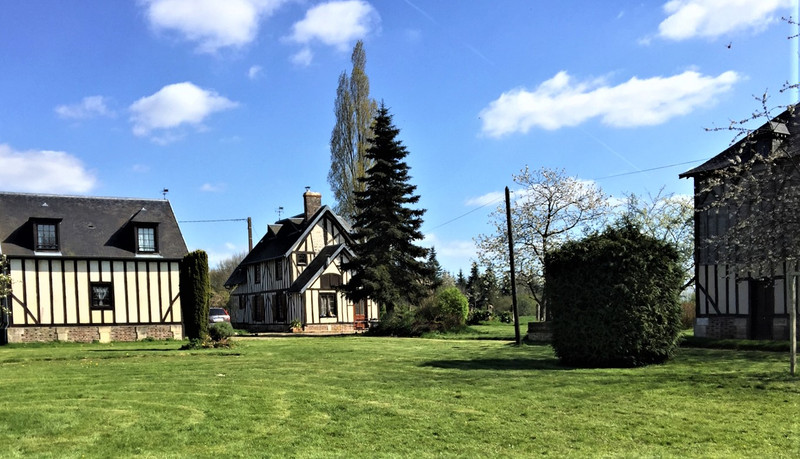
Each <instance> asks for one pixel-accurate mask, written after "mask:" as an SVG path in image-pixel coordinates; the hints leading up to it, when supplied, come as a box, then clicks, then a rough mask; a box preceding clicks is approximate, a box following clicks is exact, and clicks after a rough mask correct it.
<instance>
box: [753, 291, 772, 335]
mask: <svg viewBox="0 0 800 459" xmlns="http://www.w3.org/2000/svg"><path fill="white" fill-rule="evenodd" d="M774 316H775V283H774V282H773V281H772V279H751V280H750V339H772V319H773V317H774Z"/></svg>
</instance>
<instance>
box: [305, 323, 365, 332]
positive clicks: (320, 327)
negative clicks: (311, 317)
mask: <svg viewBox="0 0 800 459" xmlns="http://www.w3.org/2000/svg"><path fill="white" fill-rule="evenodd" d="M355 331H356V329H355V327H354V325H353V324H307V325H306V326H305V327H303V333H355Z"/></svg>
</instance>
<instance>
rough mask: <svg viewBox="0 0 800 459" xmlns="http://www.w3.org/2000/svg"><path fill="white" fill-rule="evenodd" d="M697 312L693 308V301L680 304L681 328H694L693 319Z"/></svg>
mask: <svg viewBox="0 0 800 459" xmlns="http://www.w3.org/2000/svg"><path fill="white" fill-rule="evenodd" d="M696 314H697V311H696V310H695V307H694V300H692V301H684V302H682V303H681V328H683V329H684V330H686V329H687V328H694V319H695V316H696Z"/></svg>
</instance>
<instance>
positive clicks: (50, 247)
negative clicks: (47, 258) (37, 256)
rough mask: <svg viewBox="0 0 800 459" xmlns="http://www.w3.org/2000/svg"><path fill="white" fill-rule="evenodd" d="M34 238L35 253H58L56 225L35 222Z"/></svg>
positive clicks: (48, 222)
mask: <svg viewBox="0 0 800 459" xmlns="http://www.w3.org/2000/svg"><path fill="white" fill-rule="evenodd" d="M34 231H35V233H36V234H35V237H36V247H35V250H37V251H58V250H59V246H58V224H57V223H56V222H53V221H43V222H36V224H35V230H34Z"/></svg>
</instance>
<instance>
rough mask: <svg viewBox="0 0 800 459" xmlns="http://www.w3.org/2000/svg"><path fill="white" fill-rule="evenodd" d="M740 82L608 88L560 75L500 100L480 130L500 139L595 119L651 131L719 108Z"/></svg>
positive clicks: (688, 78) (702, 80)
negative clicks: (719, 101)
mask: <svg viewBox="0 0 800 459" xmlns="http://www.w3.org/2000/svg"><path fill="white" fill-rule="evenodd" d="M738 80H739V75H738V74H737V73H736V72H733V71H728V72H725V73H722V74H720V75H719V76H717V77H711V76H706V75H702V74H700V73H698V72H695V71H685V72H683V73H681V74H679V75H674V76H670V77H652V78H647V79H644V80H641V79H639V78H636V77H633V78H631V79H630V80H628V81H626V82H624V83H621V84H619V85H617V86H609V85H607V84H605V82H603V81H602V80H594V81H588V82H580V81H575V80H573V79H572V77H570V76H569V75H568V74H567V72H565V71H561V72H559V73H558V74H556V75H555V76H554V77H553V78H551V79H549V80H547V81H545V82H543V83H542V84H540V85H539V86H538V87H537V88H536V89H535V90H533V91H530V90H526V89H522V88H518V89H513V90H511V91H508V92H505V93H503V94H502V95H500V97H499V98H497V99H496V100H494V101H492V102H491V103H490V104H489V105H488V106H487V107H486V108H484V109H483V110H482V111H481V113H480V118H481V119H482V121H483V125H482V128H481V130H482V132H483V133H484V134H486V135H488V136H490V137H502V136H504V135H508V134H512V133H517V132H519V133H526V132H528V131H529V130H530V129H531V128H533V127H539V128H542V129H547V130H555V129H559V128H562V127H565V126H576V125H578V124H581V123H583V122H585V121H588V120H589V119H592V118H599V119H600V121H601V122H602V123H603V124H605V125H608V126H612V127H637V126H652V125H657V124H661V123H664V122H666V121H668V120H669V119H671V118H674V117H676V116H681V115H686V114H688V113H690V112H692V111H693V110H695V109H697V108H702V107H704V106H708V105H711V104H713V103H715V102H716V98H717V97H718V96H719V95H720V94H723V93H725V92H727V91H728V90H730V89H731V87H732V86H733V84H734V83H736V82H737V81H738Z"/></svg>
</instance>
